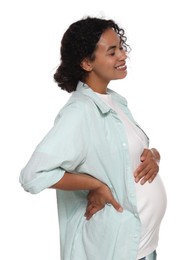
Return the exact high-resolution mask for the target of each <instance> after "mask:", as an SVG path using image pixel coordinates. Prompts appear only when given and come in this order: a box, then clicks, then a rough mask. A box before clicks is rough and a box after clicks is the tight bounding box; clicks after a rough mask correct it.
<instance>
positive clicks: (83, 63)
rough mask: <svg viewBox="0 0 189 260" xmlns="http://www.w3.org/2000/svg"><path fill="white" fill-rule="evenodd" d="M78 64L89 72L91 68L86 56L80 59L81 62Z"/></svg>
mask: <svg viewBox="0 0 189 260" xmlns="http://www.w3.org/2000/svg"><path fill="white" fill-rule="evenodd" d="M80 66H81V67H82V68H83V69H84V70H85V71H87V72H90V71H92V69H93V68H92V64H91V62H90V61H89V59H87V58H85V59H83V60H82V62H81V63H80Z"/></svg>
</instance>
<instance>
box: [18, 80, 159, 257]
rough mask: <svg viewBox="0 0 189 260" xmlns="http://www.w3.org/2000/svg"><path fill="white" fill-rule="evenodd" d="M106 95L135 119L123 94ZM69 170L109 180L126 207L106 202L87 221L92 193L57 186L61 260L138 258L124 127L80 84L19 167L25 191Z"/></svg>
mask: <svg viewBox="0 0 189 260" xmlns="http://www.w3.org/2000/svg"><path fill="white" fill-rule="evenodd" d="M108 93H110V94H111V95H112V98H113V99H114V100H115V102H116V103H117V104H118V105H119V106H120V108H121V109H122V110H123V111H124V112H125V113H126V114H127V116H128V117H129V118H130V119H131V120H133V122H135V121H134V119H133V117H132V115H131V113H130V111H129V109H128V107H127V101H126V100H125V98H123V97H122V96H120V95H119V94H117V93H116V92H114V91H112V90H110V89H108ZM135 123H136V122H135ZM65 171H68V172H74V173H88V174H90V175H92V176H94V177H95V178H98V179H99V180H101V181H102V182H104V183H106V184H107V185H108V186H109V187H110V188H111V190H112V192H113V195H114V196H115V198H116V199H117V201H119V203H120V204H121V205H122V206H123V208H124V211H123V213H119V212H117V211H116V210H115V209H114V208H113V206H109V205H106V206H105V207H104V208H103V209H102V210H100V211H99V212H97V213H96V214H95V215H94V216H93V217H92V218H91V219H90V220H86V219H85V217H84V213H85V209H86V205H87V198H86V196H87V193H88V192H87V191H82V190H81V191H61V190H57V203H58V215H59V225H60V246H61V259H62V260H78V259H79V260H136V259H137V250H138V246H139V241H140V232H141V222H140V219H139V215H138V212H137V203H136V194H135V185H134V178H133V173H132V170H131V161H130V158H129V151H128V141H127V137H126V135H125V127H124V125H123V123H122V122H121V120H120V119H119V117H118V116H117V114H116V112H114V111H113V110H112V109H111V108H110V107H108V106H107V105H106V104H105V103H104V102H103V101H102V100H101V99H100V98H99V97H98V96H97V95H96V94H95V92H93V91H92V89H90V88H89V87H88V86H87V85H86V84H84V83H82V82H79V83H78V86H77V90H76V91H75V92H73V94H72V95H71V97H70V99H69V100H68V102H67V103H66V104H65V106H64V107H63V108H62V110H61V111H60V112H59V114H58V116H57V118H56V119H55V124H54V126H53V128H52V129H51V130H50V131H49V133H48V134H47V135H46V136H45V137H44V139H43V140H42V141H41V143H40V144H39V145H38V146H37V147H36V150H35V151H34V153H33V155H32V156H31V158H30V160H29V162H28V163H27V165H26V166H25V168H24V169H23V170H22V171H21V174H20V182H21V184H22V186H23V188H24V189H25V190H26V191H28V192H31V193H39V192H41V191H42V190H44V189H46V188H48V187H50V186H52V185H53V184H55V183H56V182H58V181H59V180H60V179H61V178H62V177H63V176H64V173H65ZM153 255H154V254H153ZM149 259H152V260H154V259H155V256H152V255H151V256H150V258H149Z"/></svg>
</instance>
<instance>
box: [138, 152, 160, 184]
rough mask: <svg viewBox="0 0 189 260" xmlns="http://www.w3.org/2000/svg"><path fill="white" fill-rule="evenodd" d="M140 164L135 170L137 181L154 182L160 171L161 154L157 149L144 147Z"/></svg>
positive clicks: (142, 182)
mask: <svg viewBox="0 0 189 260" xmlns="http://www.w3.org/2000/svg"><path fill="white" fill-rule="evenodd" d="M140 161H141V163H140V165H139V166H138V168H137V169H136V170H135V172H134V177H135V181H136V182H139V181H140V183H141V184H144V183H145V182H147V181H148V182H149V183H150V182H152V181H153V180H154V178H155V177H156V175H157V173H158V171H159V162H160V154H159V152H158V151H157V150H156V149H155V148H152V149H144V151H143V153H142V154H141V157H140Z"/></svg>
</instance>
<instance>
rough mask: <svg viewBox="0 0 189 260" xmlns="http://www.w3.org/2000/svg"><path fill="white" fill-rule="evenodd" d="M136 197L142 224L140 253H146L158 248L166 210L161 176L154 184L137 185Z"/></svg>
mask: <svg viewBox="0 0 189 260" xmlns="http://www.w3.org/2000/svg"><path fill="white" fill-rule="evenodd" d="M136 196H137V206H138V212H139V216H140V220H141V224H142V232H141V242H140V246H139V252H144V251H147V250H148V249H149V250H150V249H151V248H153V247H156V246H157V243H158V236H159V227H160V224H161V221H162V218H163V216H164V213H165V210H166V205H167V199H166V192H165V188H164V185H163V183H162V180H161V178H160V176H159V175H158V176H157V177H156V178H155V179H154V181H153V182H152V183H145V184H144V185H141V184H139V183H137V184H136Z"/></svg>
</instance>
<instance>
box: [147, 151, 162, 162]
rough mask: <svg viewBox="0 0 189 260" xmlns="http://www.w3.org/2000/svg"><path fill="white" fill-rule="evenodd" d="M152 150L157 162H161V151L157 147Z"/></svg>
mask: <svg viewBox="0 0 189 260" xmlns="http://www.w3.org/2000/svg"><path fill="white" fill-rule="evenodd" d="M150 151H151V153H152V154H153V157H154V159H155V160H156V162H157V163H158V164H159V163H160V159H161V157H160V153H159V152H158V150H157V149H156V148H151V149H150Z"/></svg>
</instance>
